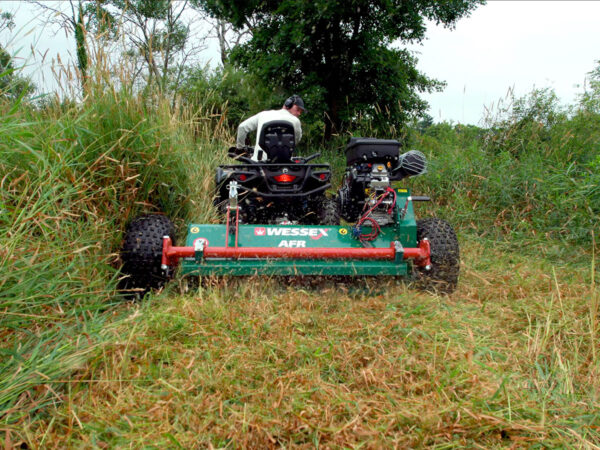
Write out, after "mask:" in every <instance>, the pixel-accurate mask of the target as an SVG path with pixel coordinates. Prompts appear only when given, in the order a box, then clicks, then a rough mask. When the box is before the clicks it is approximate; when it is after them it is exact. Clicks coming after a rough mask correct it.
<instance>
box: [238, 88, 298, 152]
mask: <svg viewBox="0 0 600 450" xmlns="http://www.w3.org/2000/svg"><path fill="white" fill-rule="evenodd" d="M305 111H306V109H305V108H304V101H303V100H302V98H300V97H299V96H298V95H292V96H291V97H289V98H288V99H287V100H286V101H285V103H284V104H283V106H282V107H281V109H273V110H269V111H262V112H259V113H258V114H255V115H253V116H252V117H250V118H248V119H246V120H244V121H243V122H242V123H241V124H240V125H239V126H238V131H237V142H236V147H237V148H238V149H240V150H241V149H244V148H245V147H246V138H247V136H248V134H249V133H250V132H252V131H257V133H256V145H255V146H254V152H253V154H252V157H251V159H253V160H254V161H266V160H267V159H268V156H267V154H266V152H265V151H264V149H263V148H261V146H260V143H259V138H260V130H262V128H263V126H264V125H265V124H266V123H268V122H271V121H275V120H277V121H284V122H289V123H291V124H292V126H293V127H294V139H295V142H296V143H298V142H300V139H302V126H301V125H300V119H299V118H300V116H301V115H302V113H303V112H305Z"/></svg>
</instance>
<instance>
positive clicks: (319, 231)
mask: <svg viewBox="0 0 600 450" xmlns="http://www.w3.org/2000/svg"><path fill="white" fill-rule="evenodd" d="M265 231H266V234H267V236H307V237H310V238H311V239H315V240H317V239H321V238H322V237H323V236H325V237H326V236H328V234H327V232H328V231H329V228H267V229H266V230H265V228H263V227H257V228H255V229H254V234H255V235H256V236H264V235H265Z"/></svg>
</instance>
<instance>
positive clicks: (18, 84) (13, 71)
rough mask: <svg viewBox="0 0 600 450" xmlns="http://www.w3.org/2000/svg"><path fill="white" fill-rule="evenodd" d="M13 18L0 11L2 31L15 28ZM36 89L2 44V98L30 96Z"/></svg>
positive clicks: (0, 94)
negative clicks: (20, 73)
mask: <svg viewBox="0 0 600 450" xmlns="http://www.w3.org/2000/svg"><path fill="white" fill-rule="evenodd" d="M13 18H14V16H13V15H12V14H11V13H9V12H2V13H0V32H1V31H3V30H5V29H8V30H12V29H13V28H14V26H15V23H14V21H13ZM34 90H35V86H34V84H33V83H32V82H31V80H30V79H29V78H27V77H24V76H21V75H19V73H18V69H17V68H16V67H15V65H14V62H13V58H12V56H11V54H10V53H8V52H7V51H6V49H5V48H4V47H3V46H2V45H1V44H0V98H9V99H13V100H14V99H17V98H20V97H25V96H28V95H29V94H31V93H33V91H34Z"/></svg>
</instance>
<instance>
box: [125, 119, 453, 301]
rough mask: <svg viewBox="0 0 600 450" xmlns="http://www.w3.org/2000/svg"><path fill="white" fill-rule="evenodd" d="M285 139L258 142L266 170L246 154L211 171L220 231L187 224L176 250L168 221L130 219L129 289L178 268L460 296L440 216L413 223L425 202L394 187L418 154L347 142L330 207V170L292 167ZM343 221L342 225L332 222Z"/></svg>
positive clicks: (416, 170)
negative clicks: (410, 282) (342, 280)
mask: <svg viewBox="0 0 600 450" xmlns="http://www.w3.org/2000/svg"><path fill="white" fill-rule="evenodd" d="M269 134H270V135H272V136H273V137H272V140H273V142H275V143H276V144H277V145H273V146H272V147H270V146H269V144H268V143H266V142H264V141H262V139H271V137H269ZM289 134H290V133H289V129H288V132H279V131H276V132H272V133H265V135H266V136H264V138H263V137H262V136H261V142H262V143H261V147H262V148H263V149H265V148H270V150H268V153H269V154H268V158H269V160H270V162H268V163H262V162H261V163H257V162H256V161H254V160H251V159H250V158H249V156H248V155H242V158H243V159H241V161H242V164H238V165H232V166H221V167H220V168H219V169H218V170H217V182H218V186H219V190H218V194H217V200H216V204H217V205H219V206H220V208H221V211H222V212H223V213H224V214H225V224H198V223H191V224H189V225H188V227H187V237H186V239H185V245H184V246H181V247H178V246H176V245H175V241H174V230H173V226H172V224H171V222H170V221H169V220H168V219H167V218H165V217H164V216H160V215H150V216H143V217H141V218H138V219H136V220H134V221H133V222H132V224H131V225H130V227H129V228H128V230H127V232H126V234H125V242H124V245H123V250H122V252H121V257H122V260H123V263H124V264H123V272H124V273H125V274H127V275H128V276H129V278H130V279H131V285H135V286H138V288H140V289H145V290H148V289H150V288H154V287H158V286H161V285H163V284H164V283H165V282H166V281H168V280H169V279H170V278H171V277H172V276H173V273H174V271H175V270H176V269H179V272H180V275H181V276H182V277H192V278H197V277H199V276H223V275H228V276H241V275H253V274H262V275H288V276H296V275H300V276H302V275H344V276H355V277H356V276H363V275H370V276H382V275H387V276H393V277H398V276H404V277H409V278H412V279H414V280H415V281H416V282H417V285H418V286H419V287H420V288H422V289H426V290H432V291H436V292H438V293H443V294H446V293H451V292H453V291H454V290H455V289H456V286H457V281H458V272H459V246H458V240H457V238H456V234H455V233H454V230H453V229H452V227H451V225H450V224H449V223H447V222H446V221H443V220H441V219H437V218H429V219H420V220H417V219H416V218H415V214H414V208H413V206H414V203H415V202H420V201H427V200H429V198H427V197H423V196H413V195H411V193H410V192H409V190H408V189H407V188H395V187H393V186H392V182H393V181H399V180H402V179H404V178H406V177H409V176H416V175H421V174H422V173H424V172H425V170H426V165H427V161H426V158H425V156H424V155H423V154H422V153H420V152H416V151H409V152H407V153H404V154H400V143H399V142H397V141H390V140H379V139H370V138H353V139H351V140H350V142H349V144H348V146H347V148H346V163H347V168H346V172H345V175H344V181H343V184H342V186H341V188H340V189H339V191H338V195H337V198H336V199H335V200H328V199H327V197H325V190H326V189H327V188H328V187H329V179H330V171H329V166H326V165H313V164H308V160H309V158H306V159H305V160H299V161H298V160H294V158H292V157H291V153H290V151H289V145H285V144H286V140H288V144H289ZM286 135H287V137H285V136H286ZM292 136H293V133H292ZM263 143H265V146H263V145H262V144H263ZM279 143H281V144H282V145H280V144H279ZM284 169H287V172H285V171H284ZM292 200H293V201H292ZM319 203H320V204H321V205H323V204H328V205H330V204H333V205H334V213H333V214H332V216H331V217H333V219H335V220H332V219H331V217H329V218H327V217H325V216H324V215H323V213H322V211H321V209H316V208H318V206H317V205H319ZM311 213H314V214H315V215H317V217H318V223H317V224H314V223H315V222H313V220H314V219H313V218H310V217H311V216H310V214H311ZM339 213H341V216H342V217H343V218H344V220H346V221H347V222H348V224H346V225H339V224H338V223H330V222H337V220H338V219H337V218H338V217H339V215H338V214H339ZM244 222H245V223H244Z"/></svg>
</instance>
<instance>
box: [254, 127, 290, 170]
mask: <svg viewBox="0 0 600 450" xmlns="http://www.w3.org/2000/svg"><path fill="white" fill-rule="evenodd" d="M258 145H260V148H262V149H263V150H264V151H265V152H266V153H267V161H269V162H271V163H287V162H290V160H291V158H292V152H293V151H294V149H295V148H296V137H295V134H294V126H293V125H292V124H291V123H290V122H287V121H285V120H272V121H270V122H267V123H265V124H264V125H263V127H262V128H261V130H260V135H259V138H258Z"/></svg>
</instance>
